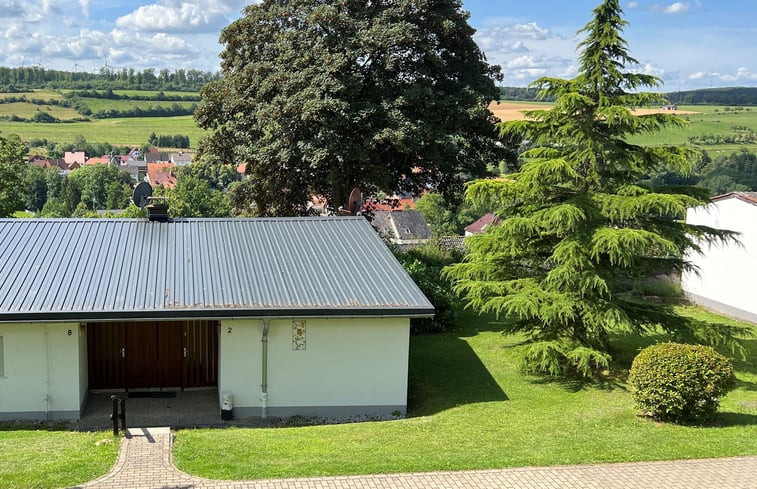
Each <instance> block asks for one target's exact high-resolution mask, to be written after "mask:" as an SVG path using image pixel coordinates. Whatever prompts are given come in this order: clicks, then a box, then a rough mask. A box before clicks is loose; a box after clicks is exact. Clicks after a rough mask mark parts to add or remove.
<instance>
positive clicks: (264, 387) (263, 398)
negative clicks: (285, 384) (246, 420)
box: [260, 319, 271, 419]
mask: <svg viewBox="0 0 757 489" xmlns="http://www.w3.org/2000/svg"><path fill="white" fill-rule="evenodd" d="M270 327H271V320H270V319H263V338H261V340H260V341H261V343H262V348H263V352H262V357H263V378H262V383H261V385H260V388H261V395H260V417H261V418H262V419H266V417H267V416H268V330H269V329H270Z"/></svg>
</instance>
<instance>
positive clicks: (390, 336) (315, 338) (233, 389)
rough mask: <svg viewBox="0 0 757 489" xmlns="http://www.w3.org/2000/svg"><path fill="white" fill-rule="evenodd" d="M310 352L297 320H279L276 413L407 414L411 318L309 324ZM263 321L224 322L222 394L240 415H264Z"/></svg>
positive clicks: (273, 342) (271, 395) (271, 379)
mask: <svg viewBox="0 0 757 489" xmlns="http://www.w3.org/2000/svg"><path fill="white" fill-rule="evenodd" d="M305 324H306V326H305V349H304V350H295V349H293V339H292V335H293V331H292V320H291V319H290V320H271V324H270V331H269V334H268V403H267V404H268V406H267V414H268V415H269V416H292V415H303V416H334V415H389V414H391V413H396V412H400V413H402V414H404V413H405V410H406V406H407V366H408V349H409V329H410V328H409V319H407V318H366V319H360V318H355V319H308V320H306V323H305ZM262 334H263V324H262V321H261V320H257V319H256V320H233V321H223V322H222V326H221V339H220V346H219V348H220V354H219V356H220V362H221V363H220V368H219V395H223V393H224V392H230V393H232V395H233V396H234V415H235V416H237V417H247V416H260V415H261V400H260V398H261V379H262V377H261V376H262V358H261V338H262Z"/></svg>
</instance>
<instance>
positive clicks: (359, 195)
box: [347, 187, 363, 216]
mask: <svg viewBox="0 0 757 489" xmlns="http://www.w3.org/2000/svg"><path fill="white" fill-rule="evenodd" d="M347 210H349V212H350V214H351V215H353V216H356V215H357V214H358V213H359V212H360V211H362V210H363V192H361V191H360V189H359V188H357V187H355V188H353V189H352V192H350V198H349V199H348V200H347Z"/></svg>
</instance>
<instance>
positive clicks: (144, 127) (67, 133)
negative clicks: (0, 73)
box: [0, 105, 205, 148]
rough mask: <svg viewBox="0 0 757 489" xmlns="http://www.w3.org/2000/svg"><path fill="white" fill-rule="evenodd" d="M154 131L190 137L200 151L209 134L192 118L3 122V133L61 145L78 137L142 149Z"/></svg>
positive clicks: (1, 125) (194, 146) (0, 132)
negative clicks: (198, 144)
mask: <svg viewBox="0 0 757 489" xmlns="http://www.w3.org/2000/svg"><path fill="white" fill-rule="evenodd" d="M0 107H2V105H0ZM153 132H154V133H156V134H165V135H174V134H182V135H187V136H189V141H190V145H191V147H192V148H196V147H197V143H198V142H199V141H200V139H201V138H202V136H203V134H204V132H205V131H203V130H202V129H200V128H199V127H197V125H196V124H195V122H194V119H192V116H189V115H187V116H177V117H124V118H118V119H93V120H91V121H89V122H76V123H55V124H45V123H33V122H12V121H7V120H0V134H3V135H8V134H18V135H19V136H20V137H21V139H22V140H24V141H30V140H31V139H47V140H48V141H53V142H56V143H61V144H65V143H70V142H72V141H73V140H74V139H75V138H76V137H77V136H84V137H85V139H86V140H87V141H88V142H90V143H110V144H112V145H116V146H131V145H138V146H141V145H142V144H145V142H146V141H147V140H148V138H149V136H150V133H153Z"/></svg>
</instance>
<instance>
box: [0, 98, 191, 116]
mask: <svg viewBox="0 0 757 489" xmlns="http://www.w3.org/2000/svg"><path fill="white" fill-rule="evenodd" d="M81 100H82V102H84V103H85V104H87V107H89V110H91V111H92V113H93V114H95V113H97V112H100V111H101V110H108V109H113V110H129V109H131V108H132V107H139V108H141V109H146V108H148V107H157V106H161V107H167V108H168V107H171V106H173V104H178V105H179V106H181V107H184V108H189V107H191V106H192V104H197V102H175V101H172V100H109V99H105V98H87V97H82V99H81ZM0 110H2V106H0Z"/></svg>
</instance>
